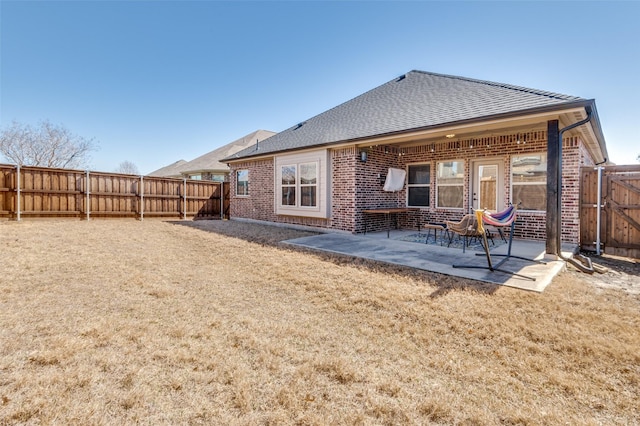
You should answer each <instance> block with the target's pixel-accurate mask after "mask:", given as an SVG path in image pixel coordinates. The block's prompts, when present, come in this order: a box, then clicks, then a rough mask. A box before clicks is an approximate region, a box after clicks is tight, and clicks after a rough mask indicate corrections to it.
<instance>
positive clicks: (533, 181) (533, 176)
mask: <svg viewBox="0 0 640 426" xmlns="http://www.w3.org/2000/svg"><path fill="white" fill-rule="evenodd" d="M511 201H512V202H513V204H515V205H518V206H519V207H518V208H520V209H522V210H542V211H544V210H546V209H547V154H526V155H514V156H513V157H511Z"/></svg>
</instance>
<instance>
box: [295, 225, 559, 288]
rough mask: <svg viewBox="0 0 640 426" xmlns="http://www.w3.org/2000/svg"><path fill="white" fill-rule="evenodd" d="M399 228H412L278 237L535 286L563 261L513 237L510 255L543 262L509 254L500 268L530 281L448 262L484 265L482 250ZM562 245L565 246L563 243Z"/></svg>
mask: <svg viewBox="0 0 640 426" xmlns="http://www.w3.org/2000/svg"><path fill="white" fill-rule="evenodd" d="M403 233H404V235H406V233H413V234H415V233H416V231H403V230H394V231H392V232H391V237H390V238H388V239H387V238H386V236H387V234H386V231H385V232H380V233H369V234H366V235H349V234H322V235H314V236H310V237H303V238H296V239H293V240H288V241H284V243H287V244H291V245H295V246H300V247H306V248H310V249H314V250H320V251H326V252H331V253H339V254H343V255H348V256H354V257H359V258H364V259H370V260H375V261H379V262H386V263H390V264H394V265H403V266H408V267H411V268H417V269H422V270H425V271H432V272H439V273H441V274H446V275H452V276H456V277H463V278H470V279H472V280H477V281H484V282H488V283H492V284H499V285H505V286H509V287H515V288H519V289H522V290H530V291H537V292H542V291H544V289H545V288H546V287H547V286H548V285H549V284H550V283H551V280H552V279H553V277H555V276H556V275H557V274H558V273H559V272H560V271H562V270H563V269H564V267H565V264H564V262H563V261H558V260H555V256H553V258H545V254H544V252H545V244H544V242H539V241H524V240H514V241H513V245H512V248H511V254H512V255H515V256H522V257H526V258H529V259H544V260H545V261H546V262H547V263H546V264H540V263H534V262H529V261H524V260H520V259H515V258H510V259H509V260H507V261H506V262H505V263H504V264H503V265H502V266H501V267H500V269H504V270H507V271H511V272H515V273H517V274H522V275H525V276H528V277H531V278H535V281H534V280H529V279H526V278H522V277H518V276H516V275H512V274H508V273H504V272H500V271H495V270H494V271H490V270H488V269H472V268H463V267H458V268H454V267H453V264H456V265H477V266H485V267H486V266H487V259H486V256H484V252H477V251H474V250H466V253H463V252H462V249H457V248H447V246H446V245H444V246H439V245H433V244H421V243H414V242H406V241H399V240H397V238H401V237H402V236H403ZM507 248H508V246H507V245H506V244H503V245H501V246H498V247H495V248H494V249H493V250H492V251H491V254H492V255H496V254H506V253H507ZM563 249H565V248H564V247H563ZM568 250H570V248H568ZM476 253H482V256H476ZM563 254H564V255H565V257H567V256H570V255H571V252H570V251H569V252H566V253H565V252H564V251H563ZM502 259H503V258H502V257H497V256H496V257H492V263H493V265H494V268H495V266H496V264H497V263H498V262H500V260H502Z"/></svg>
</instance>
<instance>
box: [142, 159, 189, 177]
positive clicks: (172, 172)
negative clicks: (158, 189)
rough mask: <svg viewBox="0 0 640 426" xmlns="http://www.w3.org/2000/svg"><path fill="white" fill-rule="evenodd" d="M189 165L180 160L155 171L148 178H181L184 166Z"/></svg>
mask: <svg viewBox="0 0 640 426" xmlns="http://www.w3.org/2000/svg"><path fill="white" fill-rule="evenodd" d="M185 164H187V162H186V161H185V160H178V161H176V162H175V163H171V164H169V165H168V166H164V167H161V168H159V169H158V170H154V171H153V172H151V173H149V174H148V175H147V176H157V177H181V176H182V175H181V174H180V171H181V170H182V166H183V165H185Z"/></svg>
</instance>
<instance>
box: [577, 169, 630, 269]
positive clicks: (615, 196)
mask: <svg viewBox="0 0 640 426" xmlns="http://www.w3.org/2000/svg"><path fill="white" fill-rule="evenodd" d="M601 173H602V176H601V181H602V186H601V200H600V201H598V168H594V167H583V168H582V169H581V180H582V182H581V188H582V190H581V194H580V245H581V247H582V248H584V249H587V250H596V249H597V239H598V235H597V230H598V203H600V212H601V213H600V249H601V250H602V251H604V252H605V253H607V254H612V255H616V256H625V257H632V258H636V259H640V165H632V166H606V167H602V168H601Z"/></svg>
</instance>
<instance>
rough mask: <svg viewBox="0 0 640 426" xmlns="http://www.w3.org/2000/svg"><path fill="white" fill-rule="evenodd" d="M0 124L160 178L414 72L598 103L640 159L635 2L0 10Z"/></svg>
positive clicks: (7, 5)
mask: <svg viewBox="0 0 640 426" xmlns="http://www.w3.org/2000/svg"><path fill="white" fill-rule="evenodd" d="M0 24H1V30H0V36H1V45H0V47H1V56H0V60H1V64H0V72H1V73H0V90H1V93H0V125H1V126H6V125H7V124H10V123H11V122H12V121H13V120H16V121H19V122H22V123H30V124H36V123H37V122H38V121H40V120H43V119H48V120H50V121H52V122H53V123H56V124H63V125H64V126H65V127H67V128H69V129H70V130H72V131H73V132H74V133H77V134H80V135H82V136H85V137H88V138H95V139H96V140H97V141H98V142H99V146H100V149H99V151H97V152H94V153H93V155H92V157H93V160H92V169H93V170H100V171H112V170H114V169H115V168H116V167H117V166H118V164H119V163H121V162H122V161H132V162H133V163H135V164H136V165H137V166H138V168H139V169H140V172H141V173H145V174H146V173H149V172H151V171H153V170H155V169H158V168H160V167H163V166H165V165H168V164H170V163H172V162H174V161H177V160H179V159H185V160H192V159H194V158H196V157H198V156H200V155H202V154H204V153H206V152H209V151H211V150H213V149H215V148H217V147H219V146H221V145H224V144H226V143H228V142H231V141H233V140H235V139H238V138H240V137H242V136H244V135H246V134H248V133H250V132H252V131H254V130H257V129H266V130H272V131H281V130H284V129H286V128H288V127H290V126H291V125H293V124H295V123H298V122H300V121H303V120H304V119H306V118H309V117H311V116H314V115H316V114H318V113H321V112H323V111H325V110H327V109H328V108H331V107H333V106H336V105H338V104H340V103H342V102H344V101H347V100H349V99H351V98H353V97H354V96H357V95H359V94H361V93H363V92H365V91H367V90H369V89H372V88H374V87H376V86H378V85H380V84H383V83H385V82H387V81H389V80H391V79H392V78H394V77H396V76H398V75H401V74H403V73H405V72H407V71H410V70H413V69H417V70H423V71H431V72H438V73H444V74H452V75H459V76H464V77H471V78H477V79H486V80H492V81H498V82H502V83H510V84H515V85H521V86H526V87H531V88H536V89H542V90H549V91H555V92H560V93H564V94H569V95H574V96H580V97H583V98H588V99H591V98H594V99H596V105H597V108H598V112H599V115H600V120H601V122H602V126H603V129H604V133H605V136H606V139H607V145H608V149H609V153H610V157H611V160H612V161H614V162H616V163H618V164H632V163H635V162H636V160H635V159H636V156H637V155H638V154H640V2H612V1H607V2H578V1H566V2H520V1H518V2H515V1H514V2H504V1H503V2H418V1H411V2H400V1H393V2H391V1H388V2H383V1H376V2H364V1H357V2H355V1H353V2H346V1H340V2H326V1H325V2H293V1H290V2H270V1H260V2H245V1H239V2H238V1H236V2H222V1H90V0H87V1H66V2H60V1H6V0H1V1H0Z"/></svg>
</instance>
